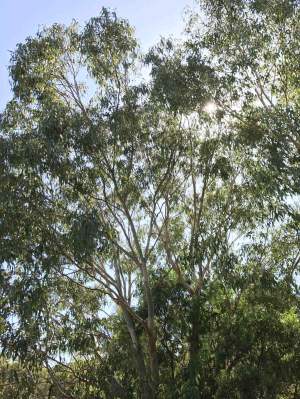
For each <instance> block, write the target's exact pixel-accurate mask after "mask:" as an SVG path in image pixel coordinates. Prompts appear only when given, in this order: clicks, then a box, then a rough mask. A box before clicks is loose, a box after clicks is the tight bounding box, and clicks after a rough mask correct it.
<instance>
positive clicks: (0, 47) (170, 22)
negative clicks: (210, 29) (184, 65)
mask: <svg viewBox="0 0 300 399" xmlns="http://www.w3.org/2000/svg"><path fill="white" fill-rule="evenodd" d="M193 4H194V0H0V93H1V96H0V110H2V109H3V107H4V106H5V103H6V102H7V101H8V99H9V98H10V89H9V81H8V72H7V66H8V64H9V58H10V51H12V50H14V48H15V46H16V44H17V43H20V42H23V41H24V39H25V38H26V37H27V36H30V35H34V34H35V33H36V32H37V30H38V29H39V27H40V26H42V25H51V24H52V23H54V22H60V23H65V24H68V23H70V22H71V20H72V19H73V18H75V19H76V20H78V21H79V22H82V23H83V22H84V21H87V20H88V19H89V18H90V17H92V16H95V15H97V14H98V12H99V10H100V9H101V7H103V6H104V7H108V8H113V9H115V10H116V11H117V13H118V15H119V16H122V17H125V18H127V19H128V20H129V21H130V23H131V24H132V25H133V26H134V27H135V28H136V35H137V38H138V40H139V42H140V44H141V46H142V48H144V49H146V48H148V47H149V46H151V45H152V44H154V43H155V42H157V41H158V39H159V38H160V36H168V35H170V34H173V35H175V36H177V35H179V34H180V32H181V31H182V30H183V27H184V23H183V16H184V9H185V7H186V6H192V5H193Z"/></svg>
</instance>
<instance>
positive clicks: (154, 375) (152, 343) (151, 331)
mask: <svg viewBox="0 0 300 399" xmlns="http://www.w3.org/2000/svg"><path fill="white" fill-rule="evenodd" d="M141 268H142V273H143V280H144V284H145V300H146V303H147V310H148V320H147V336H148V349H149V359H150V371H151V381H152V387H153V391H154V392H155V393H157V390H158V386H159V365H158V356H157V348H156V341H157V337H156V327H155V322H154V304H153V298H152V293H151V289H150V283H149V276H148V271H147V268H146V265H145V264H143V265H141Z"/></svg>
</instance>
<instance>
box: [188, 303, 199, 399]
mask: <svg viewBox="0 0 300 399" xmlns="http://www.w3.org/2000/svg"><path fill="white" fill-rule="evenodd" d="M200 313H201V306H200V301H199V296H198V295H197V296H196V297H194V298H192V309H191V331H190V336H189V375H188V378H189V392H188V395H187V396H186V399H196V398H197V399H198V398H199V395H200V392H199V372H200V316H201V315H200Z"/></svg>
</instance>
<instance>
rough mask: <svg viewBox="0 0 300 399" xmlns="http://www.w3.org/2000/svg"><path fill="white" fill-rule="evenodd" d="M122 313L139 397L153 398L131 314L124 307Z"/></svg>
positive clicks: (144, 398) (143, 398)
mask: <svg viewBox="0 0 300 399" xmlns="http://www.w3.org/2000/svg"><path fill="white" fill-rule="evenodd" d="M123 315H124V318H125V321H126V325H127V329H128V332H129V335H130V338H131V343H132V349H133V355H134V359H135V363H136V370H137V374H138V377H139V383H140V390H141V397H142V399H154V398H155V396H154V393H153V389H152V387H151V384H150V383H149V378H148V375H147V370H146V366H145V360H144V353H143V350H142V348H141V346H140V343H139V340H138V337H137V335H136V332H135V328H134V324H133V321H132V318H131V315H130V314H129V313H128V311H127V310H126V309H123Z"/></svg>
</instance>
